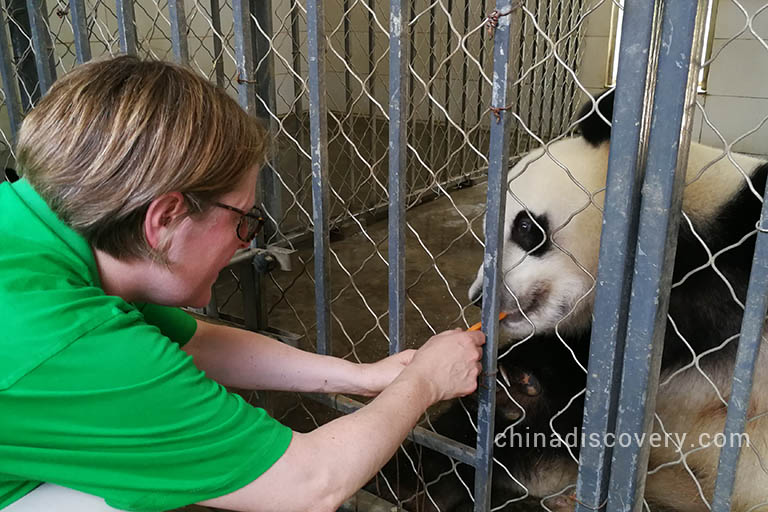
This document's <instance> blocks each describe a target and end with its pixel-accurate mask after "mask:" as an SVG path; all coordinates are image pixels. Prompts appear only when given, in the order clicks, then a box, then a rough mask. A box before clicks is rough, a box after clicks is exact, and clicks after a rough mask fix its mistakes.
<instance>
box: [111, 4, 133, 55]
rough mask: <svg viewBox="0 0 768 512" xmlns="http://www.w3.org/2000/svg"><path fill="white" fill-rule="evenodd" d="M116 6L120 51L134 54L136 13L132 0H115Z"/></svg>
mask: <svg viewBox="0 0 768 512" xmlns="http://www.w3.org/2000/svg"><path fill="white" fill-rule="evenodd" d="M116 7H117V30H118V33H119V35H120V51H121V52H123V53H127V54H128V55H136V48H137V46H136V14H135V12H134V7H133V0H117V4H116Z"/></svg>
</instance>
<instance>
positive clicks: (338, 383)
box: [183, 320, 415, 396]
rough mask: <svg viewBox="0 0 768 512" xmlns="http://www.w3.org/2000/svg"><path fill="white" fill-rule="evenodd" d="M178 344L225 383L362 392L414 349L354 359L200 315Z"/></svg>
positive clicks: (384, 382)
mask: <svg viewBox="0 0 768 512" xmlns="http://www.w3.org/2000/svg"><path fill="white" fill-rule="evenodd" d="M183 350H184V351H186V352H187V353H188V354H189V355H191V356H192V357H193V359H194V362H195V365H196V366H197V367H198V368H200V369H201V370H203V371H205V372H206V374H207V375H208V376H209V377H210V378H212V379H213V380H215V381H217V382H219V383H221V384H223V385H225V386H233V387H237V388H242V389H270V390H276V391H304V392H321V393H352V394H357V395H366V396H373V395H376V394H377V393H379V392H380V391H381V390H382V389H384V388H385V387H386V386H388V385H389V384H390V383H391V382H392V381H393V380H394V379H395V378H396V377H397V376H398V375H399V374H400V372H401V371H402V370H403V368H404V367H405V366H406V365H407V364H408V363H409V362H410V361H411V359H412V358H413V354H414V353H415V351H413V350H407V351H404V352H401V353H400V354H397V355H395V356H392V357H388V358H386V359H383V360H381V361H379V362H377V363H373V364H356V363H353V362H350V361H346V360H343V359H339V358H336V357H329V356H322V355H318V354H314V353H311V352H307V351H304V350H300V349H297V348H293V347H291V346H289V345H286V344H284V343H280V342H279V341H277V340H274V339H272V338H268V337H266V336H263V335H261V334H257V333H254V332H251V331H246V330H243V329H236V328H234V327H227V326H224V325H216V324H212V323H208V322H204V321H201V320H198V321H197V331H196V332H195V335H194V336H193V337H192V339H191V340H190V341H189V342H188V343H187V344H186V345H184V347H183Z"/></svg>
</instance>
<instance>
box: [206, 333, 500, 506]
mask: <svg viewBox="0 0 768 512" xmlns="http://www.w3.org/2000/svg"><path fill="white" fill-rule="evenodd" d="M484 341H485V337H484V336H483V334H482V333H479V332H457V331H449V332H446V333H442V334H439V335H437V336H434V337H433V338H431V339H430V340H429V341H428V342H427V343H426V344H425V345H424V346H423V347H422V348H421V349H419V351H418V352H417V353H416V356H415V357H414V358H413V361H412V362H411V363H410V364H409V365H408V367H407V368H406V369H405V370H403V371H402V373H401V374H400V375H399V376H398V377H397V379H395V381H394V382H393V383H392V384H391V385H390V386H388V387H387V388H386V389H385V390H384V391H382V393H381V394H380V395H379V396H378V397H377V398H376V399H374V400H373V401H372V402H371V403H370V404H368V405H366V406H365V407H363V408H362V409H360V410H358V411H356V412H355V413H353V414H350V415H347V416H343V417H341V418H338V419H335V420H333V421H331V422H329V423H327V424H325V425H323V426H321V427H319V428H317V429H315V430H313V431H312V432H309V433H307V434H299V433H294V437H293V440H292V441H291V444H290V446H289V447H288V450H287V451H286V452H285V453H284V454H283V456H282V457H281V458H280V459H278V461H277V462H276V463H275V464H274V465H273V466H272V467H271V468H270V469H269V470H267V471H266V472H265V473H264V474H263V475H261V476H260V477H259V478H257V479H256V480H254V481H253V482H251V483H250V484H248V485H246V486H245V487H243V488H242V489H239V490H237V491H235V492H233V493H230V494H227V495H225V496H221V497H219V498H215V499H212V500H207V501H204V502H201V504H203V505H209V506H213V507H220V508H226V509H229V510H236V511H245V512H256V511H274V510H280V511H282V512H290V511H309V510H311V511H314V512H326V511H327V512H332V511H334V510H336V509H337V508H338V507H339V506H340V505H341V503H343V502H344V500H345V499H347V498H348V497H349V496H351V495H352V494H353V493H354V492H355V491H357V490H358V489H359V488H360V487H362V486H363V485H365V483H366V482H367V481H368V480H370V478H371V477H372V476H373V475H374V474H375V473H376V471H378V470H379V469H380V468H381V467H382V466H383V465H384V463H385V462H386V461H387V460H388V459H389V458H390V457H392V455H393V454H394V452H395V450H396V449H397V447H398V446H399V445H400V443H402V442H403V439H405V436H406V435H407V434H408V431H409V430H410V429H411V428H413V426H414V425H415V424H416V422H417V421H418V419H419V417H420V416H421V415H422V414H423V413H424V411H425V410H426V409H427V407H429V406H430V405H432V404H433V403H434V402H436V401H438V400H443V399H448V398H453V397H456V396H462V395H466V394H469V393H471V392H472V391H474V390H475V388H476V387H477V375H478V373H479V371H480V363H479V362H478V361H479V359H480V355H481V353H482V351H481V348H480V346H481V345H482V344H483V343H484Z"/></svg>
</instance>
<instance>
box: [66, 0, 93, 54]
mask: <svg viewBox="0 0 768 512" xmlns="http://www.w3.org/2000/svg"><path fill="white" fill-rule="evenodd" d="M69 12H70V14H71V15H72V32H73V35H74V39H75V56H76V57H77V62H78V64H82V63H84V62H88V61H89V60H91V42H90V40H89V39H88V24H87V20H86V14H85V1H84V0H69Z"/></svg>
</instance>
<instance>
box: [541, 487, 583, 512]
mask: <svg viewBox="0 0 768 512" xmlns="http://www.w3.org/2000/svg"><path fill="white" fill-rule="evenodd" d="M542 502H543V503H542V504H543V505H544V507H545V508H546V509H547V510H551V511H552V512H573V510H575V509H576V492H575V491H571V492H569V493H565V494H559V495H557V496H552V497H550V498H545V499H544V500H542Z"/></svg>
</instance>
